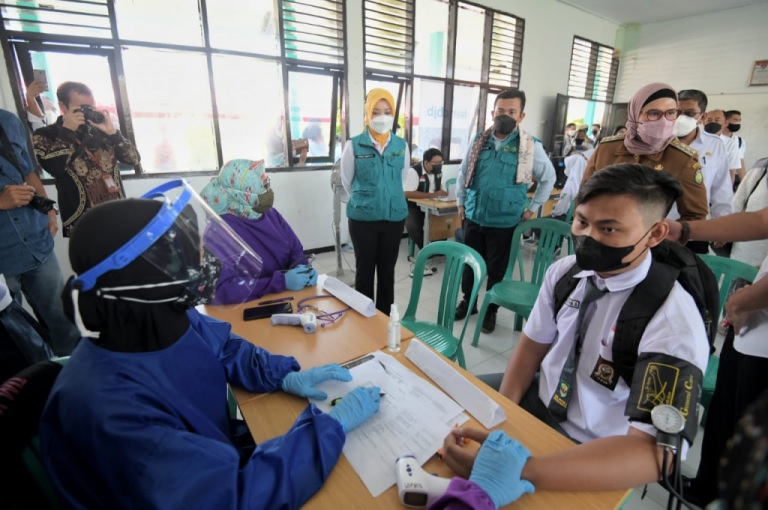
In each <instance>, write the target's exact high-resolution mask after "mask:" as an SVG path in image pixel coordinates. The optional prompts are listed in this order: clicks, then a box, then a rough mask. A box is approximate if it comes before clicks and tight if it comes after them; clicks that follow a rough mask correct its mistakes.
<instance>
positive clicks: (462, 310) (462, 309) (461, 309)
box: [454, 299, 477, 321]
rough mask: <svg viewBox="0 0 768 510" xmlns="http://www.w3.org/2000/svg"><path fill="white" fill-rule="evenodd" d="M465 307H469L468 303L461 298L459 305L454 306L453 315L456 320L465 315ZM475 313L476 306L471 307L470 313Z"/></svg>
mask: <svg viewBox="0 0 768 510" xmlns="http://www.w3.org/2000/svg"><path fill="white" fill-rule="evenodd" d="M467 308H469V303H467V302H466V301H465V300H464V299H462V300H461V301H460V302H459V305H458V306H457V307H456V316H455V317H454V318H455V319H456V320H457V321H460V320H462V319H464V318H466V316H467ZM476 314H477V307H476V306H475V307H473V308H472V315H476Z"/></svg>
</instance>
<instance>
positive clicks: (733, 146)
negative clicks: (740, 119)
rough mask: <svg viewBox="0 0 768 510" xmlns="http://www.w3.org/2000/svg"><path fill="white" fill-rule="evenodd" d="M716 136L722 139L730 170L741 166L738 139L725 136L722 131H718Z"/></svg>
mask: <svg viewBox="0 0 768 510" xmlns="http://www.w3.org/2000/svg"><path fill="white" fill-rule="evenodd" d="M718 136H719V137H720V139H721V140H722V141H723V144H725V150H726V152H727V154H728V166H729V167H730V170H735V169H738V168H741V156H740V154H739V146H738V143H739V142H738V140H736V139H735V138H731V137H730V136H725V135H724V134H722V133H720V134H719V135H718Z"/></svg>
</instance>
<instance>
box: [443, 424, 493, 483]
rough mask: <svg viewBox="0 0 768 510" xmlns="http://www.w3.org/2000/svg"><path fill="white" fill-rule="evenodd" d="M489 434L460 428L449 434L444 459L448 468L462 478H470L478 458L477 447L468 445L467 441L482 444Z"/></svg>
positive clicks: (445, 443) (445, 444) (444, 444)
mask: <svg viewBox="0 0 768 510" xmlns="http://www.w3.org/2000/svg"><path fill="white" fill-rule="evenodd" d="M487 437H488V432H486V431H484V430H479V429H473V428H469V427H458V428H455V429H453V430H451V432H450V433H449V434H448V436H447V437H446V438H445V441H443V455H444V457H443V459H444V460H445V464H446V466H448V467H449V468H451V470H452V471H453V472H454V473H456V474H457V475H458V476H460V477H462V478H469V474H470V472H471V471H472V467H473V466H474V465H475V458H476V457H477V451H478V448H477V445H476V444H475V445H473V444H471V443H470V444H466V443H467V441H466V440H467V439H471V440H473V441H475V442H476V443H479V444H482V443H483V442H484V441H485V439H486V438H487Z"/></svg>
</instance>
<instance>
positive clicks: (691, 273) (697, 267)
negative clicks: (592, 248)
mask: <svg viewBox="0 0 768 510" xmlns="http://www.w3.org/2000/svg"><path fill="white" fill-rule="evenodd" d="M651 253H652V255H653V261H652V263H651V268H650V269H649V270H648V275H647V276H646V277H645V279H644V280H643V281H642V282H640V283H639V284H638V285H637V286H636V287H635V288H634V290H633V291H632V293H631V294H630V295H629V297H628V298H627V301H626V302H625V303H624V306H623V307H622V308H621V311H620V312H619V318H618V320H617V322H616V331H615V333H614V337H613V362H614V364H615V365H616V369H617V370H618V373H619V375H620V376H621V377H622V378H624V381H626V383H627V384H628V385H630V386H631V385H632V376H633V375H634V372H635V365H636V364H637V354H638V352H637V350H638V347H639V346H640V339H641V338H642V336H643V333H644V332H645V328H646V326H648V323H649V322H650V321H651V318H653V316H654V315H655V314H656V312H657V311H658V310H659V308H661V305H663V304H664V301H665V300H666V299H667V296H669V293H670V291H671V290H672V287H674V285H675V282H676V281H678V282H680V285H682V286H683V288H684V289H685V290H686V291H687V292H688V294H690V295H691V297H693V300H694V301H695V302H696V307H697V308H698V309H699V313H700V314H701V318H702V320H703V321H704V327H705V328H706V331H707V340H709V346H710V352H714V346H713V344H714V341H715V336H716V335H717V318H718V317H719V315H720V291H719V288H718V281H717V278H715V275H714V274H713V273H712V271H711V270H710V269H709V267H707V265H706V264H705V263H704V261H703V260H701V259H700V258H699V257H697V256H696V254H695V253H693V252H692V251H691V250H689V249H688V248H686V247H684V246H681V245H679V244H677V243H674V242H672V241H666V240H665V241H662V242H661V244H659V245H658V246H656V247H655V248H653V249H651ZM580 271H581V268H579V267H578V264H574V265H573V267H571V269H569V270H568V272H567V273H565V274H564V275H563V276H562V277H561V278H560V280H558V281H557V283H556V284H555V291H554V294H555V295H554V298H555V299H554V302H555V317H556V316H557V313H558V312H559V311H560V309H561V308H562V307H563V305H564V304H565V301H566V300H567V299H568V297H569V296H570V295H571V293H572V292H573V291H574V290H575V289H576V285H578V283H579V278H575V275H576V274H578V273H579V272H580Z"/></svg>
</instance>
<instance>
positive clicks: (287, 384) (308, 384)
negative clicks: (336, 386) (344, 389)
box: [281, 363, 352, 400]
mask: <svg viewBox="0 0 768 510" xmlns="http://www.w3.org/2000/svg"><path fill="white" fill-rule="evenodd" d="M331 379H335V380H337V381H344V382H348V381H351V380H352V374H350V373H349V370H347V369H346V368H342V367H341V366H340V365H339V364H338V363H329V364H327V365H322V366H319V367H315V368H310V369H309V370H302V371H301V372H290V373H289V374H288V375H286V376H285V378H284V379H283V384H282V385H281V386H282V388H283V391H284V392H286V393H290V394H292V395H297V396H299V397H307V398H312V399H315V400H325V399H326V398H328V395H327V394H326V393H325V392H324V391H320V390H317V389H315V388H314V386H315V384H319V383H321V382H323V381H330V380H331Z"/></svg>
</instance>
